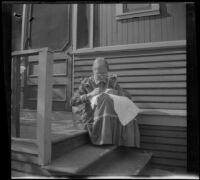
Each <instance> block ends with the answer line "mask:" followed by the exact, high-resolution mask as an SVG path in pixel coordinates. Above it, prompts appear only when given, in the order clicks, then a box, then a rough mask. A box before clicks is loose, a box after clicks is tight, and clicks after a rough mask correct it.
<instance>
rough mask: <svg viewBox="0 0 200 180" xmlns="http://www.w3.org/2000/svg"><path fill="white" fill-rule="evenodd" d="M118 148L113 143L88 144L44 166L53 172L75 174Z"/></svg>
mask: <svg viewBox="0 0 200 180" xmlns="http://www.w3.org/2000/svg"><path fill="white" fill-rule="evenodd" d="M116 148H117V147H116V146H113V145H105V146H97V145H91V144H86V145H83V146H81V147H78V148H76V149H75V150H73V151H72V152H69V153H67V154H65V155H63V156H61V157H59V158H57V159H55V160H54V161H53V162H52V163H51V164H50V165H48V166H44V167H43V168H45V169H47V170H49V171H53V172H59V173H64V174H74V175H75V174H77V173H79V172H80V171H81V170H83V169H84V168H86V167H88V166H89V165H91V164H92V163H94V162H95V161H97V160H98V159H99V158H102V157H103V156H105V155H106V154H108V153H110V152H112V151H113V150H114V149H116Z"/></svg>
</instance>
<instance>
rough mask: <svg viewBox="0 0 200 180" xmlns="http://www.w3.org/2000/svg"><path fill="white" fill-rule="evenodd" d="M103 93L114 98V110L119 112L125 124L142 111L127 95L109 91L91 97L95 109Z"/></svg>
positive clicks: (121, 120)
mask: <svg viewBox="0 0 200 180" xmlns="http://www.w3.org/2000/svg"><path fill="white" fill-rule="evenodd" d="M102 94H107V95H109V97H110V98H111V99H112V100H113V102H114V110H115V112H116V113H117V115H118V118H119V120H120V122H121V124H122V125H123V126H125V125H127V124H128V123H129V122H130V121H131V120H134V119H135V117H136V116H137V115H138V113H139V112H140V109H139V108H138V107H137V106H136V104H135V103H133V101H131V100H130V99H129V98H127V97H125V96H117V95H113V94H109V93H107V92H104V93H101V94H98V95H96V96H94V97H93V98H92V99H91V107H92V109H94V106H95V105H97V99H98V97H99V96H101V95H102Z"/></svg>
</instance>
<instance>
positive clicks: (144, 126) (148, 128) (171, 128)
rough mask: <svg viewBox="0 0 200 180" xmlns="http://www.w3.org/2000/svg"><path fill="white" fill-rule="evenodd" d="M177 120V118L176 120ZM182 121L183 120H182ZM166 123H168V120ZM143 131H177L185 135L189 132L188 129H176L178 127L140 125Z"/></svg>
mask: <svg viewBox="0 0 200 180" xmlns="http://www.w3.org/2000/svg"><path fill="white" fill-rule="evenodd" d="M176 119H177V118H176ZM178 119H179V118H178ZM180 120H181V119H180ZM166 121H168V120H167V119H166ZM140 128H141V129H146V130H154V131H155V132H156V131H157V130H158V131H170V132H172V131H176V132H180V133H185V132H187V127H176V126H154V125H140Z"/></svg>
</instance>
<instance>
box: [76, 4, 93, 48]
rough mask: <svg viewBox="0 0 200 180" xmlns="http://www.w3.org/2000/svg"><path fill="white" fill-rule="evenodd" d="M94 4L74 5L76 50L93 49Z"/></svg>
mask: <svg viewBox="0 0 200 180" xmlns="http://www.w3.org/2000/svg"><path fill="white" fill-rule="evenodd" d="M93 6H94V5H93V4H76V5H74V25H73V28H74V29H75V32H74V34H73V42H74V50H77V49H83V48H84V49H87V48H93V12H94V11H93Z"/></svg>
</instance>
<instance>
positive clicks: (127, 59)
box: [74, 54, 186, 66]
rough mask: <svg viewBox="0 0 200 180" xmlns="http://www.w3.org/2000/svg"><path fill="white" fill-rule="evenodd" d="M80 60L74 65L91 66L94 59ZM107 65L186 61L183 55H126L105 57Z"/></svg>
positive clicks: (76, 60)
mask: <svg viewBox="0 0 200 180" xmlns="http://www.w3.org/2000/svg"><path fill="white" fill-rule="evenodd" d="M89 59H90V58H86V59H84V58H81V59H75V61H74V63H75V66H76V65H92V62H93V60H94V59H95V58H92V59H91V60H89ZM105 59H106V60H107V61H108V63H109V64H124V63H144V62H148V63H150V62H171V61H186V55H185V54H177V55H174V54H168V55H147V56H146V55H141V56H139V57H138V56H136V57H134V55H126V56H124V57H123V56H122V57H117V56H116V57H105Z"/></svg>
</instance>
